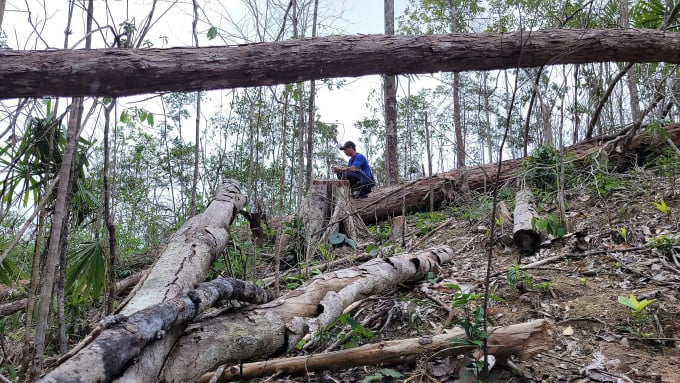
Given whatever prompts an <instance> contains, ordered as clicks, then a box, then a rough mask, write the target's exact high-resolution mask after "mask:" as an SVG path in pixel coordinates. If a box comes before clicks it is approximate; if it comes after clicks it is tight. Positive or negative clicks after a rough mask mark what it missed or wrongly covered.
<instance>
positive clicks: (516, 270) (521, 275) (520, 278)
mask: <svg viewBox="0 0 680 383" xmlns="http://www.w3.org/2000/svg"><path fill="white" fill-rule="evenodd" d="M506 280H507V283H508V285H509V286H511V287H518V286H524V287H527V288H534V289H538V290H541V291H548V290H550V288H552V287H553V286H554V285H555V282H553V281H544V282H536V281H534V278H533V277H532V276H531V275H530V274H529V273H527V272H526V271H524V270H522V267H521V265H520V264H519V263H515V264H513V265H512V266H510V267H509V268H508V273H507V278H506Z"/></svg>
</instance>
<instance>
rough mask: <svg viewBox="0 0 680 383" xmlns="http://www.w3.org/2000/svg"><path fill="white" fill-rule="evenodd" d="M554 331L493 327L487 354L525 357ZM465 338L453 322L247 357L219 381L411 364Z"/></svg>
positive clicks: (454, 349) (450, 349)
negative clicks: (417, 332)
mask: <svg viewBox="0 0 680 383" xmlns="http://www.w3.org/2000/svg"><path fill="white" fill-rule="evenodd" d="M553 333H554V325H553V324H552V323H550V321H547V320H545V319H539V320H534V321H531V322H526V323H519V324H512V325H510V326H506V327H495V328H493V329H490V331H489V334H490V335H489V340H488V344H489V354H490V355H493V356H495V357H496V360H498V361H499V362H502V361H504V360H507V359H508V358H509V357H510V356H513V355H514V356H515V357H517V358H519V359H522V360H527V359H530V358H532V357H533V356H534V355H536V354H538V353H540V352H542V351H546V350H549V349H552V348H553V347H554V341H553ZM464 339H467V336H466V335H465V331H464V330H462V329H460V328H457V329H454V330H453V331H451V332H450V333H448V334H440V335H433V336H423V337H420V338H412V339H399V340H391V341H383V342H379V343H374V344H367V345H364V346H360V347H355V348H352V349H349V350H342V351H334V352H328V353H323V354H315V355H305V356H298V357H293V358H284V359H278V360H267V361H263V362H255V363H246V364H243V365H235V366H231V367H228V368H225V369H224V371H223V372H222V374H221V376H220V377H219V379H218V382H229V381H234V380H236V381H238V380H241V379H253V378H259V377H271V376H276V377H280V378H285V377H288V376H299V375H304V374H306V373H308V372H310V371H324V370H330V371H337V370H341V369H346V368H351V367H359V366H373V365H396V364H413V363H415V362H417V361H418V360H421V359H422V358H424V357H428V356H430V355H433V354H436V356H437V357H445V356H455V355H463V354H465V353H467V352H469V351H472V350H474V349H476V348H478V346H474V345H461V346H451V342H452V341H454V340H464ZM212 376H213V374H210V373H209V374H205V375H203V376H202V377H200V378H199V379H198V380H197V381H196V382H197V383H208V382H209V381H210V379H211V378H212Z"/></svg>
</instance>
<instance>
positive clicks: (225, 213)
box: [118, 180, 246, 383]
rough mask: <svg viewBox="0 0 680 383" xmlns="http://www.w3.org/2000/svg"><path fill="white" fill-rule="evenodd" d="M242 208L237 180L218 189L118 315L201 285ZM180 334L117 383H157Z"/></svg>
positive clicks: (151, 348) (149, 351)
mask: <svg viewBox="0 0 680 383" xmlns="http://www.w3.org/2000/svg"><path fill="white" fill-rule="evenodd" d="M245 204H246V197H245V196H244V195H243V194H241V184H240V183H239V182H238V181H235V180H229V181H227V182H225V183H224V184H222V185H220V186H218V188H217V191H216V193H215V197H214V199H213V201H212V202H210V205H208V207H207V208H206V209H205V211H204V212H203V213H201V214H199V215H196V216H194V217H192V218H191V219H189V220H188V221H187V222H186V223H185V224H184V225H183V226H182V227H181V228H180V229H179V230H178V231H177V232H175V234H173V235H172V237H170V238H169V239H168V241H167V243H166V245H165V248H164V249H163V251H162V253H161V255H160V257H159V258H158V260H156V262H155V263H154V265H153V266H152V267H151V270H150V271H149V274H148V276H147V277H146V279H144V280H143V281H142V282H141V283H140V285H139V286H138V287H139V289H138V290H137V291H136V293H135V294H134V295H133V297H132V298H131V299H130V300H129V301H128V303H127V304H126V305H125V306H124V307H123V308H122V309H121V310H120V314H122V315H125V316H130V315H132V314H133V313H135V312H137V311H139V310H142V309H144V308H147V307H149V306H152V305H155V304H158V303H161V302H163V301H165V300H168V299H172V298H174V297H176V296H178V295H180V294H182V293H185V292H187V291H189V290H191V289H193V287H194V285H195V284H196V283H199V282H203V280H204V275H205V272H206V271H207V270H208V268H209V266H210V264H211V263H212V262H213V261H214V260H215V258H216V257H217V255H218V254H220V253H221V252H222V251H223V250H224V248H225V247H226V245H227V240H228V229H229V226H230V225H231V222H232V221H233V219H234V218H235V216H236V214H237V212H238V211H240V210H242V209H243V208H244V206H245ZM181 333H182V328H172V329H170V330H169V331H167V332H166V333H165V336H164V337H163V338H162V339H159V340H158V341H156V342H154V343H152V344H150V345H148V346H147V347H145V348H144V350H143V351H142V353H141V354H140V355H139V361H138V362H137V363H136V364H134V365H132V366H131V367H130V368H128V369H127V370H126V371H125V374H124V375H123V376H122V377H121V378H120V379H118V381H120V382H135V383H139V382H150V381H153V380H155V378H156V376H157V374H158V372H159V371H160V369H161V367H162V365H163V360H164V359H165V357H166V356H167V354H168V352H169V351H170V349H171V348H172V344H173V343H174V341H175V340H176V339H177V338H178V337H179V335H180V334H181Z"/></svg>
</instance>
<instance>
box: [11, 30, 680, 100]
mask: <svg viewBox="0 0 680 383" xmlns="http://www.w3.org/2000/svg"><path fill="white" fill-rule="evenodd" d="M556 52H564V54H559V53H556ZM601 61H617V62H624V61H625V62H635V63H639V62H667V63H673V64H680V33H676V32H663V31H658V30H646V29H637V28H636V29H604V30H595V29H589V30H579V29H559V30H536V31H531V33H528V32H527V31H519V32H510V33H455V34H454V33H452V34H443V35H421V36H386V35H355V36H331V37H325V38H310V39H294V40H287V41H280V42H271V43H258V44H246V45H235V46H226V47H225V46H222V47H207V48H168V49H155V48H151V49H119V48H114V49H90V50H70V49H68V50H49V51H47V50H45V51H15V50H7V49H3V50H0V99H1V98H18V97H40V96H106V97H115V96H128V95H133V94H144V93H153V92H191V91H198V90H210V89H226V88H238V87H250V86H261V85H274V84H290V83H294V82H300V81H308V80H314V79H323V78H334V77H358V76H364V75H370V74H380V73H383V74H390V75H395V74H403V73H435V72H440V71H448V72H461V71H469V70H492V69H505V68H517V67H524V68H526V67H538V66H542V65H558V64H583V63H590V62H601Z"/></svg>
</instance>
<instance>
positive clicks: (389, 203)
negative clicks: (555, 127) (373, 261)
mask: <svg viewBox="0 0 680 383" xmlns="http://www.w3.org/2000/svg"><path fill="white" fill-rule="evenodd" d="M666 130H667V131H668V134H669V136H670V137H671V139H672V140H673V142H675V143H676V144H679V143H680V125H670V126H667V127H666ZM626 134H627V131H622V132H620V133H619V134H616V135H610V136H602V137H595V138H593V139H590V140H586V141H582V142H580V143H578V144H576V145H572V146H571V147H569V148H566V149H565V151H564V152H565V154H569V155H570V156H571V157H573V158H575V160H574V161H575V163H576V165H577V166H578V165H580V164H583V163H585V161H586V160H587V159H588V158H587V157H588V155H589V154H591V153H594V152H596V151H601V152H602V153H603V154H607V155H608V156H609V163H610V164H618V163H625V162H627V161H630V160H631V158H633V159H634V157H635V156H636V155H641V154H644V153H642V152H643V151H644V149H646V148H647V146H648V145H649V144H650V140H649V138H648V137H645V136H643V135H641V134H637V135H636V136H634V138H633V139H632V140H631V141H630V143H628V144H626V145H625V147H624V142H623V141H624V139H625V138H626ZM640 158H641V157H640ZM640 158H638V160H639V159H640ZM523 160H524V158H516V159H511V160H505V161H503V162H502V163H501V167H500V175H499V176H500V178H499V180H500V182H501V183H502V182H503V181H505V180H508V179H510V178H513V177H514V176H515V172H516V170H517V168H518V166H519V165H520V164H521V163H522V161H523ZM497 171H498V165H497V164H490V165H485V166H476V167H468V169H467V181H468V185H469V187H470V189H471V190H482V191H483V190H488V189H490V188H491V187H493V185H494V182H495V177H496V173H497ZM431 178H432V188H433V194H434V200H435V205H436V206H437V207H438V206H440V205H441V204H442V203H443V202H446V201H450V200H453V199H455V198H454V197H456V196H457V195H459V194H460V193H461V191H460V185H459V179H460V174H459V171H458V170H452V171H449V172H445V173H440V174H435V175H433V176H432V177H431ZM429 192H430V179H429V177H425V178H420V179H417V180H414V181H410V182H407V183H405V184H400V185H395V186H390V187H386V188H382V189H377V190H376V189H374V190H373V191H372V192H371V193H370V194H369V195H368V197H367V198H361V199H355V200H352V205H353V206H354V208H355V210H356V211H357V212H358V214H359V215H360V216H361V218H362V219H363V220H364V222H365V223H366V224H370V223H375V222H379V221H382V220H384V219H386V218H388V217H396V216H398V215H402V214H403V212H402V204H404V205H405V207H406V212H414V211H424V210H426V209H428V208H429V200H428V193H429ZM404 194H405V195H404Z"/></svg>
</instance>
